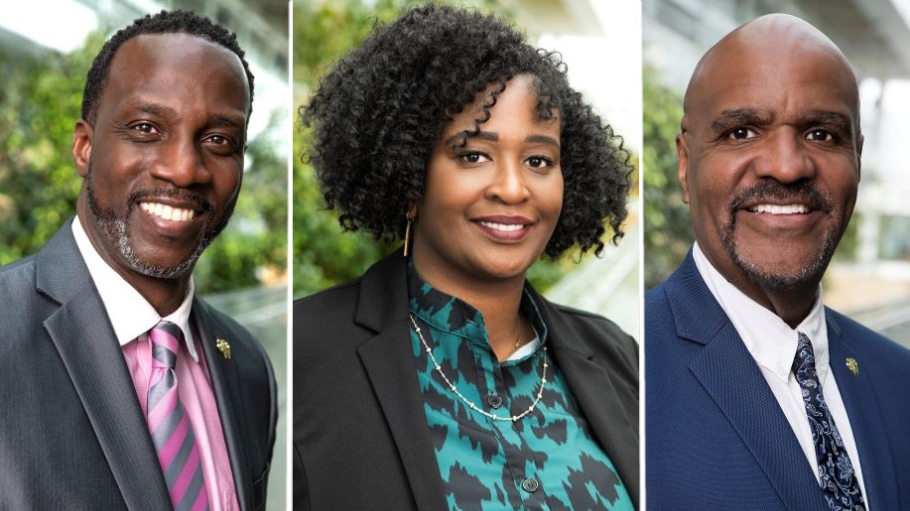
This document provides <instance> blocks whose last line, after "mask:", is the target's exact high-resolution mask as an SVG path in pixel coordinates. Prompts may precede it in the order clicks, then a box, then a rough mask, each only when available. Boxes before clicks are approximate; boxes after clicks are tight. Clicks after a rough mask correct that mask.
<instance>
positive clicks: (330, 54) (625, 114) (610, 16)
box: [293, 0, 642, 338]
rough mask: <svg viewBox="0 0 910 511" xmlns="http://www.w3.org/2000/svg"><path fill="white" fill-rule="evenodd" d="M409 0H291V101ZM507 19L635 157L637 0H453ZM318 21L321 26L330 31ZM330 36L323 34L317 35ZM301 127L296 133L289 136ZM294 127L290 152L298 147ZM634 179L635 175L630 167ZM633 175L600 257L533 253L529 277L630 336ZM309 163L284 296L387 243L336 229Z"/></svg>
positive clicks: (300, 182)
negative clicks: (556, 55)
mask: <svg viewBox="0 0 910 511" xmlns="http://www.w3.org/2000/svg"><path fill="white" fill-rule="evenodd" d="M413 3H418V2H413V1H409V0H303V1H301V0H295V2H294V43H293V44H294V55H293V59H294V71H293V76H294V104H295V106H296V107H300V106H302V105H304V104H305V103H306V101H307V100H308V97H309V95H310V93H311V92H312V90H313V89H314V88H315V86H316V84H318V80H319V77H321V76H322V75H323V74H324V73H325V72H327V71H328V69H330V67H331V64H332V63H333V62H334V61H335V60H336V59H337V58H338V57H340V56H341V55H343V54H344V53H346V52H347V51H349V50H350V48H351V47H353V46H354V45H355V44H357V43H359V42H360V41H361V40H362V39H363V37H365V36H366V34H367V33H368V32H369V29H370V27H372V26H373V23H374V22H375V21H376V20H379V21H381V22H387V21H390V20H392V19H394V18H396V17H397V16H398V14H399V13H400V12H401V9H402V8H404V7H406V6H407V5H410V4H413ZM441 3H454V4H458V5H467V6H474V7H479V8H481V9H483V10H485V11H488V12H494V13H496V14H499V15H501V16H503V17H505V18H506V19H509V20H511V21H513V22H514V23H516V25H518V26H519V27H521V28H523V29H524V30H525V32H526V33H527V34H528V36H529V39H530V40H531V43H532V44H533V45H536V46H539V47H542V48H545V49H548V50H557V51H559V52H560V53H561V54H562V56H563V60H564V61H565V62H566V64H567V65H568V76H569V81H570V83H571V84H572V86H573V87H574V88H575V89H577V90H579V91H581V92H582V93H583V94H584V96H585V98H586V99H587V101H589V102H591V103H592V104H593V105H594V107H595V109H596V110H597V111H598V112H599V113H600V114H601V116H602V117H603V118H604V119H606V121H607V122H608V123H609V124H611V125H612V126H613V128H614V129H615V131H616V132H617V133H618V134H620V135H621V136H622V137H623V139H624V146H625V147H626V148H627V149H629V150H630V151H631V152H632V154H633V159H634V160H636V164H637V160H638V154H639V153H640V149H641V147H642V145H641V139H642V124H641V93H640V87H641V73H640V72H639V70H640V67H641V44H640V41H641V33H640V30H641V2H640V1H639V0H614V1H611V2H602V1H598V0H476V1H471V0H461V1H442V2H441ZM326 27H330V30H331V37H329V36H328V34H329V32H327V30H329V29H327V28H326ZM328 39H330V40H331V41H330V42H327V40H328ZM298 135H303V136H298ZM306 138H307V137H306V136H305V134H304V133H300V132H296V131H295V153H303V152H305V150H306V144H307V141H306ZM635 179H637V174H636V177H635ZM639 204H640V202H639V200H638V187H637V183H634V184H633V191H632V193H631V197H630V205H629V206H630V207H629V217H628V219H627V221H626V225H625V231H626V235H625V237H624V238H623V239H622V241H621V242H620V243H619V245H618V246H612V245H609V246H608V247H607V248H606V249H605V251H604V255H603V257H602V258H597V257H594V256H593V255H590V254H589V255H588V256H586V257H585V258H584V259H582V261H581V262H580V263H577V262H576V259H577V256H568V257H566V258H564V260H561V261H557V262H555V263H553V262H546V261H544V262H539V263H537V264H535V265H534V267H532V269H531V271H530V272H529V278H531V280H532V281H533V282H534V283H535V285H536V286H537V287H538V289H544V290H545V292H544V294H545V295H547V296H548V297H549V298H551V299H552V300H554V301H556V302H557V303H562V304H566V305H569V306H573V307H577V308H581V309H586V310H591V311H594V312H597V313H599V314H602V315H604V316H606V317H608V318H610V319H612V320H613V321H615V322H616V323H618V324H619V325H620V326H621V327H622V328H623V329H624V330H626V331H627V332H629V333H630V334H632V335H634V336H635V337H636V338H638V332H639V328H640V315H639V314H640V312H639V303H640V293H639V275H640V271H639V268H640V266H639V257H638V254H639V246H640V239H639V228H638V226H639V219H640V206H639ZM324 207H325V206H324V201H323V200H322V198H321V194H320V193H319V191H318V187H317V185H316V183H315V179H314V178H313V175H312V169H311V168H310V167H309V166H308V165H307V164H306V163H303V162H301V161H295V170H294V205H293V208H294V212H293V215H294V217H293V218H294V227H293V229H294V249H293V252H294V255H293V257H294V266H293V271H294V295H295V296H303V295H307V294H310V293H313V292H316V291H319V290H321V289H324V288H326V287H328V286H330V285H332V284H335V283H337V282H340V281H343V280H346V279H348V278H352V277H354V276H357V275H360V274H361V273H362V272H363V271H364V269H365V268H366V267H368V266H369V265H370V264H372V263H373V262H376V261H378V260H379V259H380V258H381V257H382V255H383V254H384V253H387V252H388V251H390V250H395V249H397V247H396V246H389V245H382V244H377V243H375V242H374V241H373V240H372V239H371V238H369V237H363V236H359V235H356V234H352V233H342V232H341V229H340V227H339V226H338V221H337V216H336V215H335V214H334V213H333V212H326V211H324Z"/></svg>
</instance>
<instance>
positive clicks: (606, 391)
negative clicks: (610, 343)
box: [536, 298, 640, 507]
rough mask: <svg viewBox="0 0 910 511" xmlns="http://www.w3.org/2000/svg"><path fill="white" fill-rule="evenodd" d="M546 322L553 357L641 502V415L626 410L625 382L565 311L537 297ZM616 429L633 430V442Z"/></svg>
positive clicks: (607, 449)
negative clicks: (622, 396)
mask: <svg viewBox="0 0 910 511" xmlns="http://www.w3.org/2000/svg"><path fill="white" fill-rule="evenodd" d="M536 301H537V303H538V304H539V307H540V310H541V313H542V315H543V317H544V323H545V324H546V325H547V331H548V332H549V336H550V339H548V342H549V343H550V345H551V346H552V350H553V358H554V359H555V360H556V362H557V365H558V366H559V367H560V369H561V370H562V373H563V375H564V376H565V378H566V381H567V382H568V384H569V388H570V389H571V390H572V394H573V395H574V397H575V400H576V401H577V402H578V406H579V407H580V408H581V410H582V412H583V413H584V416H585V418H586V419H587V421H588V423H589V424H590V426H591V430H592V431H593V433H594V436H595V438H596V439H597V441H598V443H599V444H600V445H601V447H603V449H604V451H605V452H606V453H607V456H609V457H610V460H611V461H612V462H613V464H614V465H615V466H616V470H617V471H618V472H619V476H620V478H621V479H622V481H623V484H625V485H626V489H627V490H628V491H629V494H630V495H631V496H632V498H633V499H634V500H635V502H634V504H635V506H636V507H637V506H638V495H639V487H640V485H639V470H638V467H639V460H638V458H639V455H638V454H639V449H638V442H637V440H638V417H637V416H635V417H631V416H629V415H628V414H627V413H625V411H624V410H625V407H624V406H623V404H622V402H621V401H620V400H619V396H618V394H619V392H624V391H625V390H623V389H622V388H621V387H622V386H623V383H622V382H619V381H614V378H613V376H611V374H610V373H609V371H608V370H607V369H606V367H607V366H608V365H609V364H610V361H608V360H597V359H596V358H595V355H594V353H593V352H592V351H591V350H590V348H589V347H588V345H587V344H585V343H584V342H583V341H582V340H581V339H580V337H581V334H578V333H576V332H575V331H574V329H573V328H572V325H571V324H569V323H567V322H566V321H563V318H562V315H561V314H557V313H554V310H552V309H553V306H552V305H551V304H550V303H549V302H547V301H546V300H543V299H540V298H537V300H536ZM616 431H631V432H634V433H633V434H634V438H635V440H636V441H635V443H634V445H633V444H631V443H630V442H628V437H626V436H624V435H617V434H616V433H615V432H616Z"/></svg>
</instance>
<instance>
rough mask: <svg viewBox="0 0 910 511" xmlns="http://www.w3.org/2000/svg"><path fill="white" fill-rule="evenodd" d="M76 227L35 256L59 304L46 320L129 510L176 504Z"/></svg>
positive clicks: (42, 283)
mask: <svg viewBox="0 0 910 511" xmlns="http://www.w3.org/2000/svg"><path fill="white" fill-rule="evenodd" d="M70 229H71V227H70V223H67V224H66V225H64V227H63V228H62V229H61V230H60V232H58V233H57V235H56V236H55V237H54V238H53V239H52V240H51V242H50V243H48V245H47V246H46V247H45V248H44V249H42V251H41V252H40V253H39V255H38V257H37V268H36V274H37V275H36V281H37V286H38V289H39V291H40V292H42V293H44V294H46V295H47V296H49V297H51V298H52V299H54V300H56V301H57V302H58V303H60V304H61V306H60V308H59V309H58V310H57V312H55V313H54V314H53V315H51V316H50V317H48V319H47V320H46V321H45V322H44V326H45V329H46V331H47V333H48V335H49V336H50V338H51V339H52V340H53V343H54V346H55V347H56V349H57V351H58V352H59V353H60V358H61V359H62V360H63V363H64V366H65V367H66V370H67V373H68V374H69V377H70V379H71V380H72V382H73V386H74V387H75V389H76V392H77V393H78V395H79V398H80V399H81V401H82V406H83V407H84V409H85V413H86V415H87V416H88V418H89V421H90V422H91V424H92V427H93V428H94V430H95V434H96V436H97V438H98V443H99V444H100V445H101V449H102V451H103V452H104V455H105V457H106V458H107V461H108V464H109V465H110V469H111V472H112V473H113V474H114V478H115V480H116V481H117V485H118V487H119V489H120V493H121V494H122V495H123V499H124V501H125V502H126V505H127V507H129V508H131V509H148V508H149V507H158V506H161V505H165V504H166V505H170V496H169V495H168V490H167V485H166V483H165V481H164V476H163V475H162V472H161V467H160V465H159V463H158V456H157V454H156V452H155V447H154V445H153V444H152V441H151V437H150V436H149V434H148V425H147V423H146V420H145V417H144V416H143V414H142V409H141V407H140V405H139V400H138V398H137V397H136V390H135V387H134V386H133V380H132V377H131V376H130V373H129V370H128V369H127V367H126V362H125V361H124V358H123V352H122V351H121V348H120V345H119V343H118V342H117V340H116V337H115V335H114V331H113V328H112V327H111V324H110V321H109V320H108V319H107V312H106V310H105V309H104V305H103V304H102V302H101V297H100V296H99V295H98V292H97V290H96V289H95V285H94V283H93V282H92V280H91V278H90V276H89V273H88V268H86V267H85V263H84V262H83V260H82V258H81V257H80V256H79V251H78V248H77V247H76V243H75V240H74V239H73V236H72V231H71V230H70Z"/></svg>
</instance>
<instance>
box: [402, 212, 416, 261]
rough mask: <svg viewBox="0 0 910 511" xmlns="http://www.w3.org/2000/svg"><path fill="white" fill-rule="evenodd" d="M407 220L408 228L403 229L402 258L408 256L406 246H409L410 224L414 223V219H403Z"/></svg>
mask: <svg viewBox="0 0 910 511" xmlns="http://www.w3.org/2000/svg"><path fill="white" fill-rule="evenodd" d="M405 218H407V219H408V226H407V227H405V229H404V256H405V257H407V256H408V245H410V244H411V224H412V223H414V219H413V218H411V217H405Z"/></svg>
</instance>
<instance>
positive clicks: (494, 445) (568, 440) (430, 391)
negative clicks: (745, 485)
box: [408, 264, 634, 511]
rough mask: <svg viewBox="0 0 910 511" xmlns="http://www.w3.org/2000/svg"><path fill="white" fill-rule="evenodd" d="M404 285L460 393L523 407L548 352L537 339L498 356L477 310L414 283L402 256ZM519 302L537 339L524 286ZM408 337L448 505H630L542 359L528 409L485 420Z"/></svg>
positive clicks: (470, 508)
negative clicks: (527, 348) (532, 345)
mask: <svg viewBox="0 0 910 511" xmlns="http://www.w3.org/2000/svg"><path fill="white" fill-rule="evenodd" d="M408 286H409V296H410V298H411V300H410V310H411V313H412V314H413V315H414V317H415V318H416V320H417V324H418V325H419V326H420V329H421V331H422V332H423V335H424V338H425V339H426V341H427V343H428V344H429V346H430V348H431V349H432V350H433V356H434V357H436V359H437V361H438V362H439V364H440V366H441V367H442V370H443V372H444V373H445V374H446V376H447V377H448V378H449V379H450V380H451V381H452V383H454V384H455V386H456V387H457V388H458V390H459V391H460V392H461V393H462V394H463V395H464V396H465V398H467V399H468V400H470V401H471V402H473V403H475V404H476V405H478V406H479V407H483V408H484V409H485V410H486V411H488V412H491V413H495V414H497V415H506V413H508V414H509V415H516V414H519V413H521V412H523V411H525V410H527V409H528V407H529V406H530V404H531V403H532V402H533V400H534V397H535V396H536V395H537V392H538V390H539V388H540V382H541V371H542V370H543V360H542V359H541V357H543V356H548V357H549V355H545V353H544V351H543V349H542V346H543V344H541V346H540V347H538V349H537V350H536V351H535V352H534V353H532V354H530V355H528V356H526V357H524V358H521V359H519V360H514V361H504V362H502V363H500V362H499V361H498V360H497V357H496V355H495V354H494V353H493V351H492V349H490V346H489V344H488V342H487V333H486V329H485V327H484V321H483V317H482V315H481V314H480V312H479V311H478V310H476V309H474V308H473V307H471V306H470V305H468V304H466V303H465V302H463V301H461V300H458V299H457V298H454V297H452V296H449V295H446V294H444V293H441V292H439V291H437V290H435V289H433V288H432V287H430V286H429V285H428V284H426V283H424V282H422V281H421V280H420V278H419V277H418V276H417V275H416V272H415V271H414V269H413V265H410V264H409V267H408ZM521 308H522V313H523V314H524V315H525V317H527V318H529V319H530V320H531V323H532V324H533V326H534V328H535V329H536V331H537V333H538V335H539V337H540V339H541V340H542V341H544V342H546V338H547V327H546V325H545V324H544V323H543V320H542V319H541V317H540V313H539V312H538V310H537V306H536V305H535V303H534V301H533V299H532V298H531V295H530V293H528V292H527V290H526V291H525V293H524V296H523V298H522V304H521ZM411 346H412V348H413V353H414V357H415V360H416V364H417V369H418V378H419V382H420V389H421V392H422V394H423V399H424V413H425V414H426V418H427V422H428V424H429V426H430V432H431V435H432V437H433V441H434V444H435V454H436V460H437V462H438V464H439V472H440V475H441V476H442V480H443V483H444V484H445V486H446V488H447V494H446V498H447V500H448V505H449V509H450V510H453V511H491V510H509V511H512V510H573V511H585V510H624V511H625V510H632V509H634V508H633V506H632V501H631V499H630V497H629V494H628V492H627V491H626V488H625V486H624V485H623V483H622V481H620V479H619V476H618V475H617V473H616V469H615V468H614V466H613V463H612V462H611V461H610V459H609V458H608V457H607V455H606V453H604V451H603V449H602V448H601V447H600V446H599V445H598V444H597V442H596V441H595V440H594V438H593V436H592V434H591V431H590V429H589V427H588V424H587V422H586V420H585V418H584V416H583V415H582V413H581V411H580V410H579V408H578V405H577V404H576V402H575V400H574V398H573V396H572V393H571V392H570V390H569V387H568V384H567V383H566V381H565V378H564V377H563V375H562V373H561V372H560V371H559V368H558V367H557V366H556V364H555V363H554V361H553V360H552V359H548V363H549V369H548V373H547V385H546V387H545V390H544V393H543V397H542V399H541V400H540V403H539V404H538V406H537V408H536V409H535V410H534V411H533V412H531V413H530V414H529V415H528V416H526V417H525V418H523V419H521V420H519V421H517V422H514V423H513V422H511V421H494V420H491V419H489V418H487V417H485V416H484V415H483V414H481V413H480V412H478V411H474V410H471V409H470V408H469V406H468V405H467V404H466V403H465V402H464V401H462V400H460V399H459V398H458V397H457V396H455V394H454V393H452V391H451V390H450V389H449V387H448V385H446V383H445V382H444V381H443V379H442V377H441V376H440V375H439V373H438V372H437V371H436V367H435V365H434V364H433V363H432V362H431V361H430V357H429V356H427V353H426V350H425V349H424V347H423V344H422V342H421V341H420V339H419V337H418V336H417V334H416V333H415V331H414V329H413V328H412V329H411Z"/></svg>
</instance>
